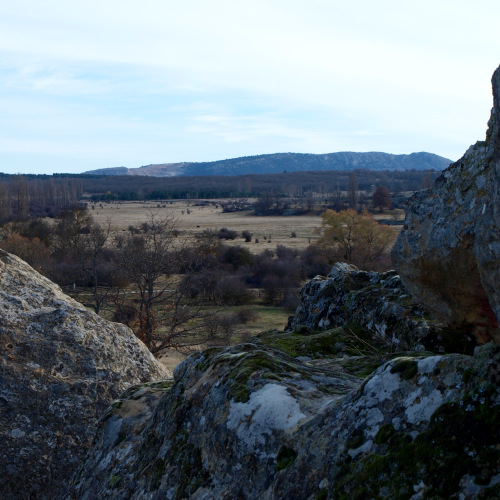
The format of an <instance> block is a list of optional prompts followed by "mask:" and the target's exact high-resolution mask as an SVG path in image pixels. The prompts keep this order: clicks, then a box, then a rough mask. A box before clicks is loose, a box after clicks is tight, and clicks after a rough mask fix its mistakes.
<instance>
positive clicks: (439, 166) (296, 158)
mask: <svg viewBox="0 0 500 500" xmlns="http://www.w3.org/2000/svg"><path fill="white" fill-rule="evenodd" d="M450 163H452V161H451V160H449V159H447V158H444V157H442V156H439V155H436V154H433V153H427V152H425V151H422V152H419V153H410V154H399V155H396V154H391V153H383V152H378V151H370V152H364V153H358V152H352V151H341V152H337V153H325V154H313V153H272V154H263V155H254V156H242V157H238V158H229V159H225V160H216V161H211V162H178V163H160V164H151V165H144V166H142V167H137V168H127V167H111V168H101V169H96V170H89V171H86V172H83V173H84V174H87V175H89V174H91V175H145V176H152V177H177V176H199V175H228V176H231V175H244V174H271V173H280V172H283V171H291V172H299V171H315V170H338V171H351V170H357V169H367V170H412V169H415V170H444V169H445V168H446V167H448V165H449V164H450Z"/></svg>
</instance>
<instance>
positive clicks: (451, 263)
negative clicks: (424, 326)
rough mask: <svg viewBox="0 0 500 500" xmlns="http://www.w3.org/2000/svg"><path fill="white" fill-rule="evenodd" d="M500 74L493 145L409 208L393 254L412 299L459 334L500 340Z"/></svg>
mask: <svg viewBox="0 0 500 500" xmlns="http://www.w3.org/2000/svg"><path fill="white" fill-rule="evenodd" d="M499 72H500V70H498V69H497V71H496V72H495V74H494V76H493V93H494V98H495V106H494V108H493V110H492V114H491V119H490V121H489V128H488V132H487V136H486V140H485V141H482V142H477V143H476V144H475V145H474V146H471V147H470V148H469V150H468V151H467V152H466V153H465V155H464V156H463V157H462V158H461V159H460V160H458V161H457V162H456V163H453V164H452V165H450V167H448V169H446V170H445V171H444V172H443V174H442V175H441V176H440V177H439V178H438V179H437V180H436V183H435V185H434V187H433V188H431V189H430V190H426V191H421V192H418V193H416V194H415V195H414V196H413V197H412V198H411V199H410V200H409V202H408V205H407V216H406V220H405V225H404V229H403V230H402V231H401V233H400V235H399V237H398V240H397V242H396V244H395V245H394V248H393V250H392V259H393V262H394V266H395V268H396V270H397V272H398V273H399V275H400V276H401V280H402V281H403V283H404V285H405V286H406V288H407V289H408V291H409V293H410V294H411V295H412V296H413V297H415V299H416V300H418V301H419V302H421V303H423V304H424V305H426V306H427V307H429V309H431V310H432V311H433V312H434V313H435V314H436V315H437V316H438V317H439V318H440V319H441V320H442V321H443V322H444V323H445V324H447V325H448V326H450V327H452V328H459V329H463V328H466V329H467V328H470V327H472V328H474V331H475V334H476V336H477V338H478V340H479V341H480V342H487V341H489V340H495V341H496V342H500V333H499V330H498V321H499V319H500V274H499V273H500V219H499V217H500V208H499V207H500V205H499V204H500V201H499V189H500V165H499V135H498V134H499V129H498V116H499V113H500V103H499V101H498V99H499V98H500V73H499Z"/></svg>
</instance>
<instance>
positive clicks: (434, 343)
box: [287, 263, 476, 353]
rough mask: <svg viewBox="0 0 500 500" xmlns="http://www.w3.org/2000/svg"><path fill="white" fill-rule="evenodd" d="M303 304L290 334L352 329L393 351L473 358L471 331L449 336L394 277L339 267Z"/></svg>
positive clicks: (312, 287) (311, 285)
mask: <svg viewBox="0 0 500 500" xmlns="http://www.w3.org/2000/svg"><path fill="white" fill-rule="evenodd" d="M300 295H301V299H300V304H299V306H298V307H297V310H296V312H295V314H294V316H292V317H290V319H289V321H288V327H287V328H288V329H289V330H291V329H294V328H297V327H299V326H306V327H309V328H311V329H312V330H325V329H330V328H334V327H340V326H347V327H349V328H351V329H352V330H353V331H356V332H358V331H360V330H361V331H362V332H363V333H364V334H365V335H367V336H368V338H370V339H371V340H376V339H378V340H379V341H380V343H382V344H384V343H385V345H386V348H391V349H393V350H425V349H427V350H431V351H435V352H462V353H464V352H469V353H472V351H473V349H474V347H475V345H476V342H475V339H474V335H473V334H472V329H471V328H469V329H464V330H463V331H461V332H460V333H458V332H455V331H454V332H453V334H452V335H449V331H448V329H447V328H446V327H445V326H444V325H443V324H442V323H441V322H440V321H438V320H437V319H436V318H435V317H434V316H433V315H432V313H431V312H430V310H429V309H428V308H427V307H425V306H422V305H421V304H419V303H417V302H416V301H415V300H414V299H413V298H412V297H411V296H410V294H409V293H408V291H407V290H406V289H405V287H404V285H403V284H402V282H401V279H400V277H399V276H398V275H397V274H396V272H395V271H388V272H385V273H375V272H366V271H360V270H359V269H357V268H356V267H355V266H353V265H349V264H344V263H337V264H335V265H334V266H333V268H332V270H331V271H330V273H329V274H328V276H326V277H325V276H316V277H315V278H313V279H312V280H311V281H309V282H308V283H307V284H306V285H305V286H304V287H302V289H301V291H300Z"/></svg>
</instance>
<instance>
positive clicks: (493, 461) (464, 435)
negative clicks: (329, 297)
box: [67, 332, 500, 500]
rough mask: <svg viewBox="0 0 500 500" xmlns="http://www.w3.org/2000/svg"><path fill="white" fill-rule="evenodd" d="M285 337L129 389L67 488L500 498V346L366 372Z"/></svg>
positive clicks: (77, 495)
mask: <svg viewBox="0 0 500 500" xmlns="http://www.w3.org/2000/svg"><path fill="white" fill-rule="evenodd" d="M280 335H281V337H282V342H283V345H288V346H290V339H291V338H292V339H294V340H295V341H296V340H297V339H296V338H295V337H297V336H296V335H295V334H280ZM322 335H326V332H324V333H323V334H322ZM277 337H278V334H274V335H271V334H267V335H263V336H261V337H260V338H259V339H255V342H254V343H249V344H244V345H241V346H237V347H235V348H225V349H224V348H216V349H210V350H206V351H204V352H203V353H200V354H198V355H196V356H192V357H190V358H188V359H187V360H186V361H184V362H183V363H182V364H181V365H179V366H178V367H177V369H176V371H175V379H174V381H172V383H171V386H169V384H165V383H157V384H149V385H146V386H141V387H136V388H133V389H130V390H129V391H127V392H126V393H125V394H123V395H122V397H121V398H120V400H119V401H117V402H116V403H115V404H114V405H113V407H111V408H110V409H109V411H108V412H107V414H106V415H105V416H104V417H103V419H102V420H101V422H100V425H99V429H98V432H97V435H96V439H95V441H94V446H93V447H92V449H91V451H90V452H89V454H88V455H87V457H86V460H85V463H84V464H83V465H82V467H81V468H80V470H79V471H78V473H77V474H76V475H75V477H74V480H73V483H72V487H71V489H70V492H69V494H68V496H67V498H71V499H89V500H90V499H94V498H117V499H118V498H131V499H142V498H171V499H174V498H179V499H180V498H191V499H212V498H241V499H245V498H248V499H254V498H262V499H280V498H282V499H285V498H304V499H315V498H323V499H330V498H331V499H336V498H410V497H411V498H451V497H455V495H457V497H458V495H459V494H460V495H461V496H460V498H463V499H469V498H470V499H471V498H481V495H484V497H483V498H498V495H499V494H500V470H499V467H498V464H499V463H500V450H499V449H498V446H496V444H497V443H498V442H499V441H498V440H499V438H500V425H499V418H498V413H499V407H500V392H499V385H498V381H499V371H500V346H495V345H493V344H489V345H488V346H485V347H483V348H482V349H481V350H479V351H478V354H477V355H476V356H475V357H470V356H464V355H460V354H451V355H446V356H418V357H408V356H406V357H398V358H396V359H393V360H391V361H388V362H386V363H384V364H383V365H382V366H380V368H378V369H377V370H376V371H375V373H373V374H372V375H371V376H370V377H369V378H368V379H366V380H365V381H364V382H363V381H362V379H361V378H358V377H357V376H355V375H352V374H351V375H349V374H347V373H346V372H345V370H343V369H341V367H339V366H338V359H337V358H335V359H333V358H332V359H330V361H327V360H325V359H320V358H316V359H313V358H310V359H308V360H305V359H304V360H303V361H300V360H299V359H297V358H292V357H289V356H287V355H285V354H283V353H281V352H279V351H277V350H275V349H273V348H271V347H269V345H266V344H267V343H268V342H269V341H270V339H271V340H272V341H273V342H275V343H276V342H279V341H278V339H277ZM308 341H309V337H302V344H306V343H307V342H308ZM310 344H311V346H312V344H313V342H312V341H311V342H310ZM300 345H301V343H300V342H298V343H296V346H299V347H300ZM311 346H310V347H311ZM358 347H359V353H361V352H362V349H363V344H362V343H360V344H359V345H358ZM316 354H317V355H320V353H319V352H316ZM413 356H415V353H414V354H413ZM363 357H364V356H357V357H356V358H351V362H354V363H359V362H360V361H361V360H362V358H363ZM346 366H347V365H346ZM412 495H413V496H412Z"/></svg>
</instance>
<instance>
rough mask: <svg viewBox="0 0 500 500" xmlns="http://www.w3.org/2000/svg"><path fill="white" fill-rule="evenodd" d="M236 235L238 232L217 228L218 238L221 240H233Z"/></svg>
mask: <svg viewBox="0 0 500 500" xmlns="http://www.w3.org/2000/svg"><path fill="white" fill-rule="evenodd" d="M237 237H238V232H237V231H233V230H231V229H227V228H226V227H223V228H222V229H219V239H221V240H235V239H236V238H237Z"/></svg>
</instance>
